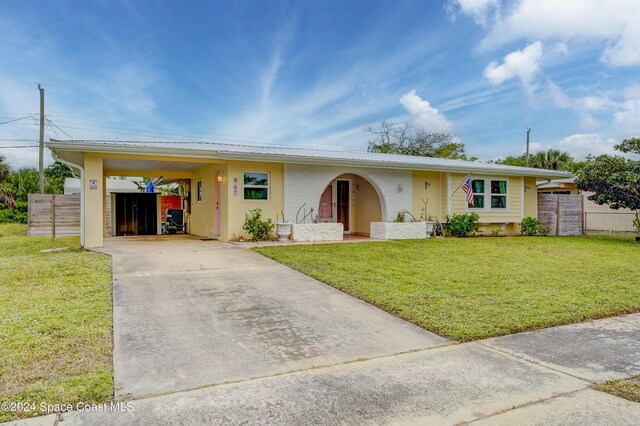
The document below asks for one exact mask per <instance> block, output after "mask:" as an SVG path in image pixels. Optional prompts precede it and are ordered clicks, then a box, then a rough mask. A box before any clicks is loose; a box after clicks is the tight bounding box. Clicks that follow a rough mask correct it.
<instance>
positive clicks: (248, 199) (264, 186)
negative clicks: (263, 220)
mask: <svg viewBox="0 0 640 426" xmlns="http://www.w3.org/2000/svg"><path fill="white" fill-rule="evenodd" d="M246 173H262V174H266V175H267V184H266V185H245V183H244V175H245V174H246ZM245 188H261V189H263V188H266V189H267V198H266V199H264V200H260V199H256V198H245V196H244V189H245ZM242 199H243V200H244V201H257V202H265V201H270V200H271V173H269V172H265V171H262V172H259V171H255V170H245V171H243V172H242Z"/></svg>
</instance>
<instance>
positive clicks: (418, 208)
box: [412, 171, 446, 221]
mask: <svg viewBox="0 0 640 426" xmlns="http://www.w3.org/2000/svg"><path fill="white" fill-rule="evenodd" d="M445 176H446V175H445V173H440V172H428V171H414V172H413V210H412V213H413V216H414V217H415V218H416V219H420V217H423V218H424V219H429V217H437V218H438V220H440V221H443V220H444V216H443V215H442V201H443V198H444V197H443V186H444V185H443V179H444V178H445ZM422 200H424V201H426V202H427V211H426V215H425V212H424V211H423V210H424V203H423V201H422ZM445 216H446V213H445Z"/></svg>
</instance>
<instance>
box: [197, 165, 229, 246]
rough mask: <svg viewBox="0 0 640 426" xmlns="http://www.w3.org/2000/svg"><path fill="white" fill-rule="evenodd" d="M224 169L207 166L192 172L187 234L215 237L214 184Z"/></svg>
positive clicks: (217, 166)
mask: <svg viewBox="0 0 640 426" xmlns="http://www.w3.org/2000/svg"><path fill="white" fill-rule="evenodd" d="M224 169H225V167H224V166H222V165H220V164H208V165H205V166H203V167H200V168H199V169H197V170H195V171H194V172H193V178H192V179H191V189H190V190H191V215H190V216H189V232H190V233H191V234H194V235H200V236H203V237H214V236H216V234H217V233H216V214H217V210H216V201H218V200H217V199H216V183H217V180H216V179H217V176H218V174H219V173H221V172H222V173H224V171H225V170H224ZM198 181H201V182H202V199H201V200H200V201H198V190H197V185H198Z"/></svg>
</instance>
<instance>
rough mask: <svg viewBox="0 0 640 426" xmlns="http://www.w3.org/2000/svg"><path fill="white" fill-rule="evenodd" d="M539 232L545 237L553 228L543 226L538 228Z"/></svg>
mask: <svg viewBox="0 0 640 426" xmlns="http://www.w3.org/2000/svg"><path fill="white" fill-rule="evenodd" d="M538 233H539V234H540V235H542V236H543V237H548V236H549V234H550V233H551V228H549V227H548V226H541V227H540V229H538Z"/></svg>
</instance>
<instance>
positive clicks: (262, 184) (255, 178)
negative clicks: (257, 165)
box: [242, 172, 269, 200]
mask: <svg viewBox="0 0 640 426" xmlns="http://www.w3.org/2000/svg"><path fill="white" fill-rule="evenodd" d="M242 182H243V195H244V199H245V200H268V199H269V173H268V172H243V173H242Z"/></svg>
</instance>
